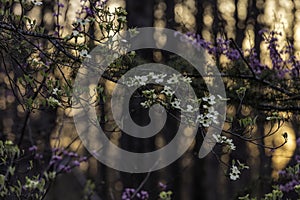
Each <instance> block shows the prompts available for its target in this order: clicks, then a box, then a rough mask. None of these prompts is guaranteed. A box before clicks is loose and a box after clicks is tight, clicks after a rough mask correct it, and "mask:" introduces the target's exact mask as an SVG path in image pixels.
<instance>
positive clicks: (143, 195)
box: [122, 188, 149, 200]
mask: <svg viewBox="0 0 300 200" xmlns="http://www.w3.org/2000/svg"><path fill="white" fill-rule="evenodd" d="M135 192H136V190H135V189H134V188H125V190H124V192H123V193H122V200H131V199H132V196H133V194H134V193H135ZM135 199H141V200H146V199H149V194H148V192H147V191H145V190H141V191H139V192H137V193H136V195H135Z"/></svg>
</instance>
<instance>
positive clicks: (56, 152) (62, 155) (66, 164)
mask: <svg viewBox="0 0 300 200" xmlns="http://www.w3.org/2000/svg"><path fill="white" fill-rule="evenodd" d="M28 150H29V151H30V152H32V153H34V158H35V159H37V160H41V159H43V154H41V153H39V152H38V148H37V146H35V145H33V146H31V147H29V149H28ZM86 161H87V157H85V156H79V155H78V154H77V153H74V152H72V151H68V150H66V149H64V148H53V149H52V157H51V159H50V161H49V167H50V166H53V168H54V169H55V171H56V172H66V173H69V172H71V170H72V168H74V167H78V166H79V165H80V163H82V162H86Z"/></svg>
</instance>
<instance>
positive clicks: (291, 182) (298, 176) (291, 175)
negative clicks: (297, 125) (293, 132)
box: [278, 138, 300, 193]
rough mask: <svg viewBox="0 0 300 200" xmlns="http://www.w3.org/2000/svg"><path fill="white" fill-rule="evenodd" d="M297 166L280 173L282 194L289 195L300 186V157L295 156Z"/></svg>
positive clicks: (298, 143)
mask: <svg viewBox="0 0 300 200" xmlns="http://www.w3.org/2000/svg"><path fill="white" fill-rule="evenodd" d="M297 145H298V146H300V138H298V139H297ZM295 161H296V164H295V165H294V166H289V167H287V168H285V169H283V170H281V171H279V173H278V174H279V183H280V184H279V189H280V190H281V191H282V192H285V193H289V192H293V191H294V190H295V186H296V185H300V155H296V156H295Z"/></svg>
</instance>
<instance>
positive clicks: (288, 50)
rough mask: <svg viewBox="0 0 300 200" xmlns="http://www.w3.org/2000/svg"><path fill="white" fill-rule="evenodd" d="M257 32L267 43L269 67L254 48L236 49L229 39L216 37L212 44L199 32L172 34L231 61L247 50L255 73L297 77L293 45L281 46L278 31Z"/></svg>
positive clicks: (298, 63) (299, 64)
mask: <svg viewBox="0 0 300 200" xmlns="http://www.w3.org/2000/svg"><path fill="white" fill-rule="evenodd" d="M259 34H260V35H262V38H263V40H264V42H265V43H266V44H267V45H268V51H269V55H270V58H271V61H272V65H271V66H270V67H268V66H267V65H264V64H262V63H261V62H260V60H259V58H258V54H257V53H256V51H255V49H254V48H252V49H248V50H246V51H242V50H241V49H238V47H236V45H231V43H232V41H230V40H225V39H222V38H218V39H216V42H215V44H212V43H211V42H208V41H205V40H204V39H202V38H201V36H200V35H199V34H194V33H186V34H182V33H179V32H176V33H175V35H174V36H175V37H179V39H180V40H181V41H183V42H188V43H190V44H192V45H193V46H194V47H195V48H197V49H200V47H202V48H204V49H206V50H207V51H208V53H209V54H211V55H214V56H216V57H219V56H220V55H225V56H226V57H227V58H228V59H229V60H231V61H237V60H239V59H240V58H241V57H243V58H246V56H245V55H246V54H245V52H247V53H249V54H248V55H249V57H248V58H247V60H248V64H249V65H250V67H251V69H252V70H253V72H254V73H255V74H257V75H259V74H261V73H262V71H267V70H268V72H271V73H275V75H276V77H277V78H280V79H282V78H285V77H286V75H290V76H291V77H299V75H300V61H299V60H297V59H296V57H295V55H294V54H295V53H294V52H295V50H294V46H293V45H292V44H289V43H288V45H286V46H284V47H283V48H281V47H280V45H279V40H278V38H279V37H280V36H281V33H279V32H276V31H270V32H269V33H268V31H266V30H261V31H259ZM283 58H286V59H283Z"/></svg>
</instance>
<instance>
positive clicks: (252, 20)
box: [0, 0, 300, 200]
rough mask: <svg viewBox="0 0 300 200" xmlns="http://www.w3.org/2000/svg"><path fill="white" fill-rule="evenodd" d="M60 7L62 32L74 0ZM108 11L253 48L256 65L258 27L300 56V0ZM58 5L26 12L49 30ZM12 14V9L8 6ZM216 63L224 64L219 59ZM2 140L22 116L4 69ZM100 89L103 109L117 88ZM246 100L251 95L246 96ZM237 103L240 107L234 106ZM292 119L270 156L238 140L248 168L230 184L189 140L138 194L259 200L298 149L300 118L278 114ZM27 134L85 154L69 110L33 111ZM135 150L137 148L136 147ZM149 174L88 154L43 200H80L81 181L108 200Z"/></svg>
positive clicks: (132, 1) (167, 0) (132, 3)
mask: <svg viewBox="0 0 300 200" xmlns="http://www.w3.org/2000/svg"><path fill="white" fill-rule="evenodd" d="M60 3H63V4H64V5H65V6H64V7H63V8H61V13H62V17H61V18H60V20H61V22H60V24H62V25H64V34H67V33H70V31H69V29H70V27H71V24H72V22H73V21H74V20H75V16H76V9H77V8H78V7H79V5H80V1H79V0H69V1H62V0H61V1H60ZM107 4H108V6H109V7H110V8H111V9H114V8H116V7H119V6H121V7H124V8H125V9H126V11H127V12H128V15H127V21H128V22H127V27H128V28H133V27H152V26H154V27H162V28H170V29H173V30H178V31H181V32H184V33H186V32H193V33H198V34H200V35H201V36H202V37H203V38H204V39H206V40H207V41H211V42H214V40H215V39H216V38H217V37H227V38H228V39H230V38H232V39H233V40H235V41H236V44H237V45H238V46H240V47H242V48H243V49H249V48H251V47H255V49H256V50H257V52H258V53H259V55H260V58H261V60H262V62H265V63H268V62H270V59H269V58H268V53H267V47H266V45H264V43H263V42H262V38H261V37H260V36H259V34H258V32H259V31H260V30H261V29H263V28H268V29H275V30H277V31H281V32H282V34H283V35H282V38H288V39H289V40H291V41H292V42H293V44H294V47H295V49H296V53H299V52H300V0H294V1H292V0H198V1H197V0H127V1H125V0H109V1H108V3H107ZM56 6H57V5H56V2H55V1H52V0H44V1H43V5H42V6H39V7H35V8H34V9H33V10H32V11H30V13H28V14H27V15H29V16H31V17H32V18H34V19H36V20H37V21H38V23H40V24H41V25H43V26H45V27H46V29H48V30H47V31H49V32H51V31H53V30H54V24H55V21H54V19H53V16H52V13H53V10H54V9H56ZM14 12H16V13H18V12H19V10H18V7H15V8H14ZM145 55H146V58H147V59H148V60H151V61H155V62H161V61H162V60H163V59H164V58H163V53H162V52H160V51H147V52H146V53H145ZM220 62H226V60H225V59H222V58H220ZM0 67H1V68H0V120H1V122H0V135H1V136H2V137H3V136H5V137H6V138H9V139H11V140H15V138H16V135H15V133H16V132H18V130H19V129H20V128H21V127H20V126H22V125H23V124H22V121H24V116H25V114H24V112H23V111H22V109H21V107H20V105H18V103H17V102H16V99H15V97H14V94H13V93H12V92H11V90H10V89H9V81H8V79H7V77H6V75H5V71H4V68H3V66H2V65H1V66H0ZM104 84H105V86H106V87H105V92H106V94H107V96H108V99H107V101H106V103H105V104H106V105H105V107H109V95H110V94H111V92H112V91H113V88H114V86H115V83H113V82H111V81H109V80H106V81H105V83H104ZM249 98H251V97H249ZM237 105H238V104H237ZM237 105H235V104H234V102H233V103H232V105H229V106H228V114H229V115H234V113H235V111H236V106H237ZM253 109H254V108H251V107H249V106H244V107H243V109H242V113H243V114H244V115H247V113H250V112H255V113H257V114H261V115H264V114H263V111H260V110H254V111H253ZM103 112H106V115H107V116H108V117H107V118H108V121H107V122H106V124H105V128H106V130H107V131H108V132H109V133H108V134H110V135H111V140H114V142H116V143H118V142H123V143H125V144H126V140H124V139H122V140H121V138H122V133H121V132H120V131H119V130H116V129H114V128H113V127H114V122H113V120H112V116H111V113H110V111H109V109H105V110H103ZM283 114H284V115H286V116H289V118H290V121H289V122H287V123H285V124H284V126H282V127H281V128H280V129H279V131H278V134H279V135H280V134H282V133H284V132H287V133H288V138H289V139H288V142H287V144H286V145H285V146H283V147H282V148H280V149H277V150H275V152H270V151H269V150H265V149H263V148H260V147H258V146H257V145H253V144H251V143H247V142H245V141H242V140H241V141H238V142H237V143H236V144H237V149H238V151H237V152H235V154H236V155H235V157H237V158H239V159H240V160H241V161H243V162H244V163H246V164H247V165H249V166H250V169H249V170H245V171H244V172H243V174H242V176H241V178H240V179H239V180H238V181H235V182H233V181H230V180H229V179H228V178H227V177H225V176H224V170H225V168H224V166H223V165H222V164H221V163H220V162H219V161H218V160H217V159H216V158H215V156H214V155H213V153H210V154H209V155H208V156H207V157H205V158H204V159H199V158H198V157H197V151H198V150H199V146H200V145H201V143H199V144H198V142H195V143H194V145H192V146H191V148H190V149H189V151H188V152H186V153H185V154H184V155H183V156H182V157H181V158H180V159H178V160H177V161H176V162H175V163H173V164H172V165H170V166H168V167H166V168H164V169H162V170H159V171H155V172H152V173H151V174H150V176H149V178H148V179H147V182H146V183H145V185H144V187H143V188H144V189H146V190H148V191H149V192H150V194H151V193H153V194H155V193H157V190H158V182H163V183H166V184H167V186H168V188H170V189H171V190H172V191H173V192H174V197H175V198H174V199H187V200H188V199H235V198H236V197H237V196H238V195H243V194H246V193H251V194H253V195H257V196H262V195H263V194H264V193H266V192H269V191H270V188H271V183H272V179H276V178H277V174H278V171H279V170H280V169H283V168H284V167H285V166H286V165H288V164H289V162H290V158H291V157H292V156H293V155H294V152H295V149H296V138H297V137H299V136H300V135H299V134H300V132H299V125H300V123H299V118H298V117H297V111H295V112H290V111H288V112H284V113H283ZM143 116H144V113H136V114H135V116H134V118H136V119H137V120H138V121H140V122H143V121H144V120H147V119H143ZM169 123H170V125H169V127H166V130H165V131H166V132H168V131H169V132H172V127H173V125H174V124H175V123H176V122H174V121H171V122H169ZM27 126H28V129H30V130H28V132H30V133H32V137H33V138H34V140H35V141H36V142H35V143H37V144H38V146H39V147H38V148H40V149H43V148H45V149H47V148H50V147H51V146H53V145H54V144H56V143H57V135H59V136H60V138H59V145H60V146H67V145H69V144H70V143H71V146H70V148H71V149H72V150H74V151H78V152H79V153H81V154H85V153H86V152H85V149H84V147H83V146H82V145H81V142H80V140H79V139H78V138H77V134H76V129H75V126H74V122H73V120H72V111H71V110H70V109H62V108H60V107H58V108H57V109H53V110H50V111H49V110H46V111H43V110H41V111H36V112H35V113H33V114H31V116H30V121H29V122H28V123H27ZM269 128H270V124H264V123H263V122H258V125H257V126H256V127H255V131H256V133H257V134H259V135H264V133H265V132H266V130H268V129H269ZM260 142H261V143H262V144H265V145H269V146H272V145H278V144H280V143H281V142H282V138H281V137H277V136H276V135H274V136H272V137H268V138H266V139H262V141H260ZM154 143H155V144H156V145H158V146H159V145H161V144H162V143H163V142H161V140H159V139H157V138H154ZM138 146H139V145H138V144H137V147H134V148H137V149H138V148H140V147H138ZM221 157H222V159H223V160H224V161H225V162H228V163H229V162H230V156H228V154H226V155H224V156H221ZM146 176H148V174H129V173H123V172H119V171H116V170H114V169H111V168H108V167H106V166H105V165H103V164H101V163H99V162H98V161H97V160H96V159H95V158H93V157H90V158H89V160H88V162H86V163H82V164H81V165H80V167H79V168H77V169H76V170H74V171H73V172H72V173H71V174H67V175H61V176H59V177H58V178H57V180H56V181H55V183H54V184H52V187H51V190H50V191H49V193H48V195H47V197H46V199H49V200H54V199H55V200H56V199H57V200H61V199H64V200H76V199H80V195H81V192H82V190H83V187H84V183H85V181H86V180H87V179H91V180H93V181H94V182H95V184H96V189H95V190H96V192H97V195H95V196H94V199H105V200H113V199H120V196H121V194H122V191H123V189H124V188H125V187H133V188H134V187H138V186H139V185H140V183H141V182H142V181H143V180H144V178H145V177H146Z"/></svg>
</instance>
